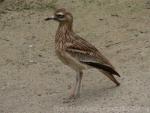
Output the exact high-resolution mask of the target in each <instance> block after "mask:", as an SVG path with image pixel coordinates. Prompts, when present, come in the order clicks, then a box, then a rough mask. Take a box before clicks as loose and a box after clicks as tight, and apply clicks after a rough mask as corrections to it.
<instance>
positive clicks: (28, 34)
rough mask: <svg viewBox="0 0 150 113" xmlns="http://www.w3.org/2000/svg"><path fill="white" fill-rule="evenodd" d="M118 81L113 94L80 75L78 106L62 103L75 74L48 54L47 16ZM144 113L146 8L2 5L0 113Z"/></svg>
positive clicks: (40, 1) (148, 67) (148, 106)
mask: <svg viewBox="0 0 150 113" xmlns="http://www.w3.org/2000/svg"><path fill="white" fill-rule="evenodd" d="M60 7H64V8H67V9H68V10H70V11H71V12H72V13H73V15H74V30H75V32H76V33H78V34H79V35H81V36H82V37H83V38H85V39H86V40H88V41H90V42H91V43H92V44H94V45H95V46H96V47H97V48H98V49H99V50H100V51H101V52H102V53H103V54H104V55H105V56H106V57H107V58H108V59H110V60H111V62H112V64H113V65H114V66H115V67H116V69H117V70H118V72H119V73H120V74H121V78H117V79H118V80H119V81H120V82H121V86H120V87H115V85H114V84H113V83H112V82H111V81H110V80H108V78H106V77H105V76H104V75H103V74H101V73H100V72H99V71H97V70H95V69H92V70H87V71H85V72H84V77H83V81H82V88H81V98H80V99H78V100H76V101H75V102H72V103H65V104H64V103H63V102H62V100H63V98H64V97H67V96H68V95H69V92H70V90H71V88H72V85H73V83H74V81H75V72H74V71H73V70H71V69H70V68H69V67H67V66H65V65H64V64H62V63H61V62H60V61H59V60H58V58H57V57H56V55H55V52H54V36H55V31H56V29H57V26H58V23H56V22H45V21H44V18H45V17H47V16H50V15H51V14H52V13H53V11H54V9H55V8H60ZM99 112H101V113H150V1H149V0H120V1H119V0H4V1H3V2H1V3H0V113H99Z"/></svg>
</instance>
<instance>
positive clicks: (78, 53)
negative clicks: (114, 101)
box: [45, 8, 120, 99]
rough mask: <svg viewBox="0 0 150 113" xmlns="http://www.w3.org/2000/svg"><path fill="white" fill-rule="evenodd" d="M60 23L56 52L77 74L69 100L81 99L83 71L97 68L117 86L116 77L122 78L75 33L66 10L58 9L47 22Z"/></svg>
mask: <svg viewBox="0 0 150 113" xmlns="http://www.w3.org/2000/svg"><path fill="white" fill-rule="evenodd" d="M48 20H54V21H57V22H58V23H59V25H58V28H57V31H56V35H55V52H56V55H57V56H58V58H59V59H60V60H61V61H62V62H63V63H64V64H65V65H67V66H69V67H71V69H73V70H74V71H75V72H76V81H75V85H74V87H73V90H72V91H71V93H70V96H69V98H68V99H76V98H78V97H80V87H81V80H82V78H83V70H86V69H90V68H96V69H98V70H99V71H100V72H102V73H103V74H104V75H106V76H107V77H108V78H109V79H110V80H111V81H113V82H114V83H115V84H116V86H119V85H120V83H119V82H118V81H117V80H116V78H115V77H114V75H116V76H118V77H120V74H119V73H118V72H117V71H116V70H115V68H114V66H113V65H112V64H111V63H110V61H109V60H108V59H107V58H106V57H104V56H103V55H102V54H101V52H100V51H99V50H98V49H97V48H96V47H95V46H94V45H92V44H91V43H89V42H88V41H86V40H85V39H83V38H82V37H80V36H79V35H77V34H76V33H75V32H74V31H73V15H72V14H71V13H70V12H69V11H67V10H66V9H65V8H61V9H56V10H55V11H54V14H53V15H52V16H50V17H47V18H45V21H48Z"/></svg>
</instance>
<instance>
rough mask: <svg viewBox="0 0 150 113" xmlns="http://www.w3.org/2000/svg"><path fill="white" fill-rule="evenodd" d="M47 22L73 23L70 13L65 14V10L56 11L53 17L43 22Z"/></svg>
mask: <svg viewBox="0 0 150 113" xmlns="http://www.w3.org/2000/svg"><path fill="white" fill-rule="evenodd" d="M48 20H55V21H58V22H60V23H66V22H67V23H72V22H73V16H72V14H71V13H69V12H67V11H66V10H65V9H57V10H56V11H55V12H54V15H52V16H50V17H48V18H46V19H45V21H48Z"/></svg>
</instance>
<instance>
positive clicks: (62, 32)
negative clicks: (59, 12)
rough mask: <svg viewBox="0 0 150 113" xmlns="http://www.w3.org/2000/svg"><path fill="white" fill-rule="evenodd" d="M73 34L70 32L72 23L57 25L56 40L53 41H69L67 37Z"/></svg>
mask: <svg viewBox="0 0 150 113" xmlns="http://www.w3.org/2000/svg"><path fill="white" fill-rule="evenodd" d="M72 32H73V30H72V23H59V26H58V29H57V32H56V39H55V41H56V42H58V41H63V40H67V39H68V40H69V38H71V37H70V36H69V35H70V34H71V33H72Z"/></svg>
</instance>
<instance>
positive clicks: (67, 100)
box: [63, 72, 80, 103]
mask: <svg viewBox="0 0 150 113" xmlns="http://www.w3.org/2000/svg"><path fill="white" fill-rule="evenodd" d="M79 79H80V74H79V72H77V74H76V81H75V85H74V87H73V90H72V92H71V94H70V96H69V98H64V101H63V103H68V102H71V100H74V99H75V97H76V90H77V86H78V84H79Z"/></svg>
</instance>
